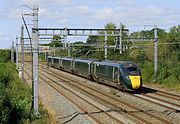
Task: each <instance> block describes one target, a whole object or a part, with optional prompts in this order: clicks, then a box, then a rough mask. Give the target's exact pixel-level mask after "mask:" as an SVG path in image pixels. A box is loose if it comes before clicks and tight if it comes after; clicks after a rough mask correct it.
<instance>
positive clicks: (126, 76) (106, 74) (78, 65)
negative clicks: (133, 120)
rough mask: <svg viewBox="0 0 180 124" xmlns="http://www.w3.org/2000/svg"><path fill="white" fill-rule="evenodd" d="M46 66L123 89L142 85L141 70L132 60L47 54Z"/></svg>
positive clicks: (136, 88)
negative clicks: (63, 56)
mask: <svg viewBox="0 0 180 124" xmlns="http://www.w3.org/2000/svg"><path fill="white" fill-rule="evenodd" d="M47 64H48V66H51V67H54V68H57V69H61V70H64V71H67V72H70V73H73V74H76V75H80V76H83V77H86V78H89V79H93V80H95V81H97V82H100V83H104V84H108V85H110V86H114V87H117V88H118V89H120V90H122V91H125V90H138V89H140V88H141V87H142V78H141V71H140V69H139V68H138V66H137V65H136V64H135V63H133V62H128V61H98V60H83V59H73V58H61V57H52V56H48V59H47Z"/></svg>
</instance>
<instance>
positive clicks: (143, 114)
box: [43, 70, 172, 123]
mask: <svg viewBox="0 0 180 124" xmlns="http://www.w3.org/2000/svg"><path fill="white" fill-rule="evenodd" d="M43 71H45V72H46V73H48V74H51V75H53V76H54V77H56V78H61V80H63V81H64V82H68V83H69V82H71V85H73V86H74V87H78V88H79V87H82V86H83V88H80V90H81V91H84V92H87V90H86V91H85V90H84V88H86V89H89V90H90V91H89V92H88V94H91V95H94V96H96V97H97V98H98V99H101V100H102V98H103V97H106V98H104V99H103V100H102V101H104V102H106V103H108V104H109V105H111V107H112V108H114V109H117V110H121V112H123V113H125V114H126V115H128V116H131V117H133V118H135V119H136V120H138V121H140V122H141V123H152V121H150V122H149V121H147V120H146V119H143V118H142V117H144V118H146V117H147V116H148V117H147V118H148V120H151V119H153V120H154V122H157V123H172V122H171V121H168V120H166V119H164V118H161V117H159V116H157V115H155V114H153V113H150V112H147V111H144V110H142V109H141V108H137V107H135V106H132V105H128V103H126V102H124V101H120V100H119V99H117V98H114V97H112V96H111V95H110V96H109V95H107V94H106V95H105V94H103V93H102V92H100V91H97V89H93V88H90V87H88V86H86V85H83V83H82V82H81V83H80V82H78V81H74V80H72V79H69V78H68V77H67V76H66V77H65V76H64V77H63V79H62V75H61V77H60V76H59V75H57V74H54V72H48V71H46V70H43ZM49 71H50V70H49ZM64 78H66V79H64ZM67 78H68V80H67ZM72 82H76V83H72ZM74 84H78V85H79V86H75V85H74ZM94 92H96V95H95V94H92V93H94ZM97 94H98V95H97ZM102 95H103V96H102ZM100 96H101V97H100ZM107 99H108V100H107ZM109 101H113V102H109ZM114 103H116V104H114ZM119 105H120V106H119ZM121 105H124V106H126V108H127V106H128V107H129V108H131V110H125V109H123V108H122V106H121ZM131 112H132V113H131ZM133 112H134V113H133ZM138 112H139V113H141V114H139V116H138ZM155 120H156V121H155ZM154 122H153V123H154Z"/></svg>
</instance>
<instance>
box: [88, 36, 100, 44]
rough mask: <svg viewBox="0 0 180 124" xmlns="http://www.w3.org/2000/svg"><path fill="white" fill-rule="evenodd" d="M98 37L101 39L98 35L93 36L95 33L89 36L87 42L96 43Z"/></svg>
mask: <svg viewBox="0 0 180 124" xmlns="http://www.w3.org/2000/svg"><path fill="white" fill-rule="evenodd" d="M98 39H99V37H98V36H93V35H91V36H89V37H88V39H87V40H86V43H87V44H95V43H97V42H98Z"/></svg>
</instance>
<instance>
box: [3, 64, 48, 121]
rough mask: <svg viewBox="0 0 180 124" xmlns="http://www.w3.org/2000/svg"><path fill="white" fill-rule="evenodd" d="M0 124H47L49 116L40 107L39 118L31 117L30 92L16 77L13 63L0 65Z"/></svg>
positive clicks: (27, 86)
mask: <svg viewBox="0 0 180 124" xmlns="http://www.w3.org/2000/svg"><path fill="white" fill-rule="evenodd" d="M0 89H1V90H0V110H1V111H0V123H4V124H8V123H13V124H16V123H17V124H18V123H27V124H28V123H32V124H49V123H50V122H51V116H50V114H48V112H47V110H45V109H44V108H43V106H42V105H40V114H41V118H32V116H31V93H32V90H31V88H30V87H29V85H27V84H26V83H24V82H21V80H20V79H19V77H18V74H17V72H16V68H15V64H14V63H11V62H9V63H0Z"/></svg>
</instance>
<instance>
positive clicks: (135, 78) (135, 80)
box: [129, 76, 141, 89]
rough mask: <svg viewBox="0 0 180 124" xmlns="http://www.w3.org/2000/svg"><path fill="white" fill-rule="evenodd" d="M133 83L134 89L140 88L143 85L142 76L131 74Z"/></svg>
mask: <svg viewBox="0 0 180 124" xmlns="http://www.w3.org/2000/svg"><path fill="white" fill-rule="evenodd" d="M129 78H130V80H131V84H132V89H138V88H140V86H141V78H140V76H129Z"/></svg>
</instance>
